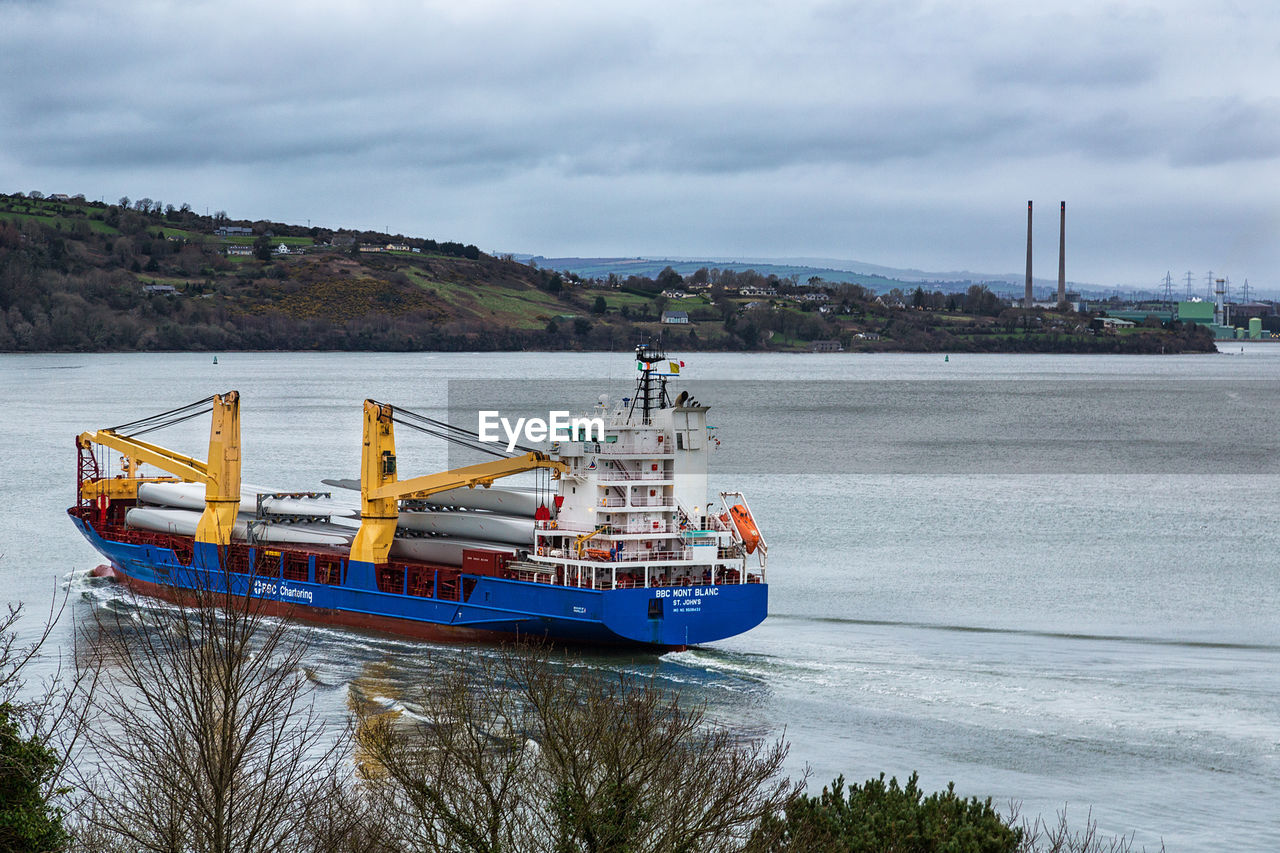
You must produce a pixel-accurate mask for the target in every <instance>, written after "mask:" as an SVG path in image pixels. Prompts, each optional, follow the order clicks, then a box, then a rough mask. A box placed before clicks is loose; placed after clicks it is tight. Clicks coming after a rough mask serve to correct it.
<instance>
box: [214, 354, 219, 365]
mask: <svg viewBox="0 0 1280 853" xmlns="http://www.w3.org/2000/svg"><path fill="white" fill-rule="evenodd" d="M213 363H214V364H217V363H218V357H217V356H216V355H215V356H214V357H213Z"/></svg>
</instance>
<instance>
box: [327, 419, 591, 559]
mask: <svg viewBox="0 0 1280 853" xmlns="http://www.w3.org/2000/svg"><path fill="white" fill-rule="evenodd" d="M394 411H395V410H394V408H393V407H392V406H389V405H387V404H385V403H378V402H376V401H374V400H365V401H364V447H363V452H362V454H361V457H360V531H359V532H358V533H357V534H356V537H355V539H354V540H353V541H352V543H351V560H352V562H357V561H358V562H362V563H370V564H374V565H376V564H381V563H385V562H387V555H388V553H390V551H391V540H392V539H394V538H395V534H396V521H397V520H398V519H399V517H400V504H399V502H400V501H401V500H423V499H425V498H428V497H430V496H432V495H434V494H438V493H440V492H446V491H448V490H449V489H458V488H461V487H463V486H467V487H469V488H474V487H476V486H485V487H487V486H490V485H492V484H493V481H494V480H497V479H499V478H501V477H510V476H511V475H513V474H522V473H524V472H525V471H535V470H537V469H539V468H546V469H549V470H551V471H552V476H553V477H559V476H560V474H562V473H563V472H565V471H567V470H568V466H567V465H565V464H564V463H563V462H560V461H557V460H554V459H552V458H550V457H549V456H547V454H545V453H542V452H541V451H537V450H533V451H530V452H528V453H525V454H524V455H523V456H516V457H514V458H511V459H498V460H495V461H493V462H481V463H480V464H478V465H468V466H466V467H464V468H454V469H453V470H451V471H441V472H440V473H438V474H427V475H425V476H422V477H414V478H412V479H410V480H397V478H396V440H395V427H394V426H393V424H392V416H393V413H394Z"/></svg>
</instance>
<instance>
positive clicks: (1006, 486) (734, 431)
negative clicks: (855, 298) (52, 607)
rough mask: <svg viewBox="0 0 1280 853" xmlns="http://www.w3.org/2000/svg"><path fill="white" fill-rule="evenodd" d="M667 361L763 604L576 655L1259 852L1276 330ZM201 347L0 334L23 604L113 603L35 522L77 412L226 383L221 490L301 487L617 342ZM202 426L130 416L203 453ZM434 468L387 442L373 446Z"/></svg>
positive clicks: (332, 700)
mask: <svg viewBox="0 0 1280 853" xmlns="http://www.w3.org/2000/svg"><path fill="white" fill-rule="evenodd" d="M683 358H684V360H685V362H686V365H687V366H686V368H685V371H684V372H683V374H682V381H684V382H685V383H686V387H688V388H690V389H692V390H694V392H695V393H696V394H697V396H698V397H699V399H700V400H701V401H702V402H704V403H707V404H709V405H711V406H712V409H711V421H712V423H714V424H716V425H717V434H718V436H719V437H720V439H721V441H722V447H721V449H720V450H718V451H717V452H716V454H715V456H713V458H712V470H713V481H714V485H716V486H717V487H731V486H732V487H735V488H736V487H741V488H742V489H743V490H744V491H745V492H746V493H747V496H748V498H749V499H750V501H751V506H752V509H753V510H754V511H755V514H756V516H757V519H758V521H759V522H760V525H761V527H762V529H763V531H764V533H765V535H766V536H767V537H768V539H769V543H770V563H769V582H770V599H771V606H770V611H771V615H770V617H769V619H768V620H767V621H766V622H765V623H764V624H763V625H761V626H760V627H759V628H757V629H755V630H753V631H751V632H749V633H748V634H745V635H743V636H740V637H736V638H733V639H730V640H725V641H723V642H720V643H715V644H712V645H709V646H706V647H702V648H696V649H691V650H689V651H686V652H680V653H675V654H668V655H664V656H662V657H661V658H645V657H640V658H619V657H616V656H611V657H606V656H588V657H587V658H586V659H585V661H584V663H585V664H586V665H588V666H594V667H600V668H605V669H616V668H625V669H628V670H631V671H635V672H650V671H656V673H657V675H658V677H659V678H661V679H663V680H665V681H666V682H667V683H669V684H670V685H672V686H673V687H679V688H680V689H682V690H686V691H689V693H690V694H691V695H693V696H694V697H696V698H697V699H700V700H705V701H707V702H708V703H709V704H710V706H711V708H712V711H713V713H714V714H715V715H716V716H717V717H719V718H721V719H723V720H726V721H728V722H730V723H731V724H732V725H735V726H737V727H740V728H741V729H742V730H743V731H746V732H750V733H753V734H760V735H770V736H777V735H779V734H781V733H782V732H784V731H785V734H786V737H787V738H788V740H790V741H791V743H792V753H791V755H792V767H793V770H794V771H795V772H799V771H800V770H801V769H802V768H803V767H804V766H805V765H806V764H807V765H809V766H810V767H811V768H812V771H813V774H814V775H813V781H814V782H815V783H816V784H817V785H819V786H820V785H821V784H822V783H823V782H826V781H829V780H830V779H831V778H832V777H834V776H835V775H836V774H838V773H844V774H845V775H846V777H848V778H850V779H862V778H866V777H868V776H871V775H877V774H879V773H880V772H881V771H884V772H886V773H887V774H895V775H898V776H899V777H904V776H906V775H908V774H910V773H911V772H912V771H913V770H918V771H919V772H920V775H921V780H922V783H923V784H924V785H926V786H928V787H930V788H936V787H941V786H943V785H945V784H946V782H947V781H949V780H954V781H955V782H956V787H957V790H959V791H960V792H962V793H964V794H977V795H982V796H987V795H990V796H992V797H994V798H995V799H996V801H997V802H1006V801H1008V800H1009V799H1011V798H1012V799H1018V800H1021V801H1022V803H1023V811H1024V813H1029V814H1036V813H1046V814H1050V815H1051V814H1052V813H1053V812H1054V811H1056V810H1058V809H1061V808H1063V806H1064V804H1065V805H1066V806H1067V808H1068V815H1069V816H1072V817H1074V818H1078V819H1080V820H1083V817H1084V814H1085V812H1086V811H1087V810H1088V809H1089V808H1090V807H1092V810H1093V816H1094V817H1095V818H1096V819H1097V820H1098V822H1099V824H1100V826H1101V827H1102V828H1103V829H1105V830H1106V831H1109V832H1113V833H1120V832H1125V833H1128V832H1133V833H1135V834H1136V837H1137V839H1138V840H1139V841H1140V842H1143V843H1146V844H1148V845H1151V844H1156V845H1158V844H1159V842H1160V840H1161V839H1163V840H1164V842H1165V843H1166V844H1167V845H1168V847H1169V849H1170V850H1211V849H1218V848H1219V847H1220V844H1221V839H1222V838H1223V837H1229V838H1231V839H1232V846H1233V847H1234V848H1236V849H1258V850H1264V849H1277V848H1280V819H1277V818H1276V816H1275V815H1276V809H1275V802H1276V791H1277V790H1280V429H1277V415H1280V405H1278V401H1280V346H1272V345H1261V344H1260V345H1252V346H1245V347H1244V351H1243V352H1234V353H1230V354H1225V353H1224V354H1220V355H1216V356H1195V357H1151V358H1147V357H1125V358H1122V357H1109V356H953V357H952V358H951V359H950V360H949V361H943V358H942V356H940V355H938V356H934V355H875V356H864V355H842V356H840V355H837V356H830V355H824V356H817V355H815V356H797V355H791V356H783V355H726V354H715V355H697V354H686V355H683ZM211 361H212V360H211V358H210V357H209V356H206V355H176V354H167V355H98V356H81V355H51V356H0V389H3V398H2V399H3V408H2V409H0V470H3V472H4V476H3V477H0V552H2V553H3V554H4V557H3V561H2V562H0V573H2V574H0V577H3V578H4V582H5V594H6V597H7V598H10V599H18V600H24V601H26V602H28V603H29V605H30V607H31V611H32V613H33V617H34V616H37V615H38V614H39V612H40V611H42V610H43V609H45V608H47V606H48V603H49V602H50V601H51V600H52V599H53V596H54V592H55V589H56V587H57V586H58V585H59V584H61V583H64V582H67V581H68V580H69V581H70V583H71V590H72V593H73V596H72V601H73V606H72V608H71V614H70V616H71V617H78V618H83V617H84V616H85V615H86V614H87V613H88V612H89V610H90V608H93V607H124V606H130V605H128V604H127V603H126V602H124V601H123V600H122V598H121V596H120V595H119V593H118V591H117V590H116V589H115V588H114V587H112V586H110V585H104V584H101V583H98V582H91V581H88V580H86V579H85V578H84V577H83V574H84V572H86V571H87V570H88V569H90V568H92V567H93V566H94V565H96V564H97V562H98V560H97V558H96V555H95V554H94V553H93V552H92V550H91V549H90V548H89V547H88V545H87V544H85V543H84V541H83V540H82V539H80V537H79V535H78V534H77V533H76V532H75V530H74V528H73V527H72V525H71V524H70V522H69V521H68V520H67V519H66V516H65V508H66V506H67V505H69V503H70V501H71V500H72V497H73V493H74V481H75V464H74V463H75V453H74V447H73V438H74V436H75V435H76V434H77V433H78V432H80V431H82V430H85V429H90V428H98V427H102V426H107V425H110V424H114V423H120V422H124V421H128V420H132V419H134V418H137V417H139V416H142V415H145V414H149V413H152V412H155V411H159V410H162V409H167V408H172V407H173V406H176V405H179V404H181V403H185V402H189V401H191V400H194V399H197V398H200V397H204V396H207V395H208V394H210V393H213V392H215V391H222V390H226V389H230V388H236V389H238V390H239V391H240V392H241V394H242V395H243V434H244V446H245V470H244V477H245V479H246V481H248V482H255V483H265V484H271V485H273V486H275V487H279V488H299V489H302V488H319V487H320V486H319V479H320V477H328V476H351V475H352V474H353V473H355V472H358V468H359V457H358V448H359V432H360V403H361V400H363V399H364V398H365V397H373V398H376V399H380V400H385V401H388V402H394V403H398V404H401V405H404V406H407V407H409V408H413V409H419V410H423V411H428V412H436V413H437V414H438V413H439V412H450V411H451V412H452V416H453V417H456V416H457V413H458V411H459V405H458V404H459V401H460V400H463V399H466V398H467V395H468V394H471V395H474V394H475V393H486V394H490V395H493V396H497V397H502V396H504V395H506V396H508V397H511V398H513V399H512V403H511V405H513V406H514V407H516V408H519V409H521V410H524V409H528V408H530V407H534V408H536V406H537V405H538V404H540V403H541V401H544V400H545V405H546V407H548V408H570V409H585V408H587V407H588V406H590V404H592V403H593V402H595V399H596V397H597V395H598V393H609V394H611V395H612V396H622V395H625V394H627V393H628V392H629V390H630V389H629V386H630V383H631V382H632V381H633V380H634V375H635V372H634V365H633V363H632V362H631V360H630V359H629V357H628V356H627V355H626V354H612V355H609V354H484V355H474V354H448V355H444V354H441V355H424V354H406V355H358V354H357V355H352V354H235V353H229V354H225V355H220V357H219V362H220V364H218V365H216V366H215V365H213V364H212V363H211ZM510 380H519V384H518V385H513V384H510ZM516 389H521V390H519V391H518V392H517V390H516ZM464 391H465V392H466V393H463V392H464ZM560 393H562V394H563V395H564V396H563V397H559V396H557V395H558V394H560ZM517 398H518V399H517ZM450 403H452V404H453V407H452V409H450ZM464 425H466V424H464ZM206 431H207V426H206V425H204V424H196V423H194V422H193V423H192V424H188V425H183V426H181V427H177V428H175V430H174V431H173V432H172V433H170V434H165V433H161V434H157V435H156V436H155V438H156V439H157V440H159V441H161V443H166V444H168V445H169V446H174V447H176V448H178V449H181V450H184V451H187V452H192V453H195V454H199V455H203V450H204V448H203V442H204V440H205V437H206V435H207V432H206ZM448 458H449V457H448V455H447V453H446V451H445V449H444V448H441V447H433V446H431V445H429V444H426V443H425V442H418V443H413V442H411V441H410V440H409V439H405V438H402V447H401V452H400V459H401V465H402V467H404V466H405V465H410V466H413V468H414V470H415V471H419V470H420V471H422V472H426V471H428V470H435V468H436V467H439V466H440V465H442V464H444V463H445V462H446V461H447V460H448ZM71 621H72V619H71V618H67V619H64V621H63V623H61V624H60V625H59V627H58V629H57V631H56V633H55V640H56V641H57V642H58V643H60V644H61V645H62V646H63V647H69V643H70V637H71V631H72V628H71ZM27 622H28V627H33V625H34V622H35V618H32V619H29V620H27ZM484 653H485V650H484V649H477V648H474V647H471V648H467V647H458V648H453V647H434V648H432V647H426V646H423V645H420V644H416V643H410V642H403V641H399V640H396V639H392V638H387V637H379V636H371V635H363V634H357V633H349V632H341V631H331V630H323V629H321V630H315V631H314V632H313V640H312V649H311V653H310V658H309V661H308V672H309V674H310V676H311V677H312V679H313V681H314V682H315V684H316V685H317V689H318V691H319V696H320V700H321V702H322V703H323V704H324V707H326V708H327V709H329V711H330V712H331V713H332V714H334V715H335V716H337V715H340V714H342V713H344V712H345V707H346V699H347V696H348V693H349V692H350V691H352V690H361V691H363V692H364V693H366V694H367V695H376V696H379V697H381V698H382V699H383V700H385V701H386V702H388V703H389V704H395V703H396V702H400V701H403V700H405V697H408V696H411V695H412V692H413V687H414V685H415V683H417V682H419V681H421V680H422V679H423V678H426V677H429V670H430V668H431V667H433V666H440V665H458V664H459V663H462V662H465V660H466V659H467V658H468V656H472V655H477V654H484ZM50 665H51V664H50Z"/></svg>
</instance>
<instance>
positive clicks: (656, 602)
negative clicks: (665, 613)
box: [649, 598, 662, 619]
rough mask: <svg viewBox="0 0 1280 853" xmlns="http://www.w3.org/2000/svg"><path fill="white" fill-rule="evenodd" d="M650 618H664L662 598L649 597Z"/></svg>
mask: <svg viewBox="0 0 1280 853" xmlns="http://www.w3.org/2000/svg"><path fill="white" fill-rule="evenodd" d="M649 618H650V619H661V618H662V599H661V598H651V599H649Z"/></svg>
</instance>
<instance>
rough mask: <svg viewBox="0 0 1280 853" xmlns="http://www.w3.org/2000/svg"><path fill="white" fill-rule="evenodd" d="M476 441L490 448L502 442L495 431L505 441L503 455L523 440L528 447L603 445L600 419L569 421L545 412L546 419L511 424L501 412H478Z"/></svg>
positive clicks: (563, 415) (566, 414) (565, 415)
mask: <svg viewBox="0 0 1280 853" xmlns="http://www.w3.org/2000/svg"><path fill="white" fill-rule="evenodd" d="M478 414H479V427H480V428H479V430H478V432H479V435H480V440H481V441H485V442H489V443H490V444H494V443H498V442H501V441H502V436H501V435H499V433H498V427H502V432H503V433H504V434H505V435H506V439H507V452H508V453H514V452H515V449H516V445H517V444H518V443H519V442H520V441H521V439H522V438H523V440H524V441H527V442H529V443H531V444H532V443H537V442H543V441H604V418H571V417H569V412H568V411H567V410H566V411H551V412H547V418H546V419H545V420H544V419H542V418H516V420H515V423H514V424H513V423H512V422H511V420H510V419H509V418H504V417H502V414H501V412H497V411H493V410H488V409H486V410H482V411H480V412H479V413H478Z"/></svg>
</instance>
